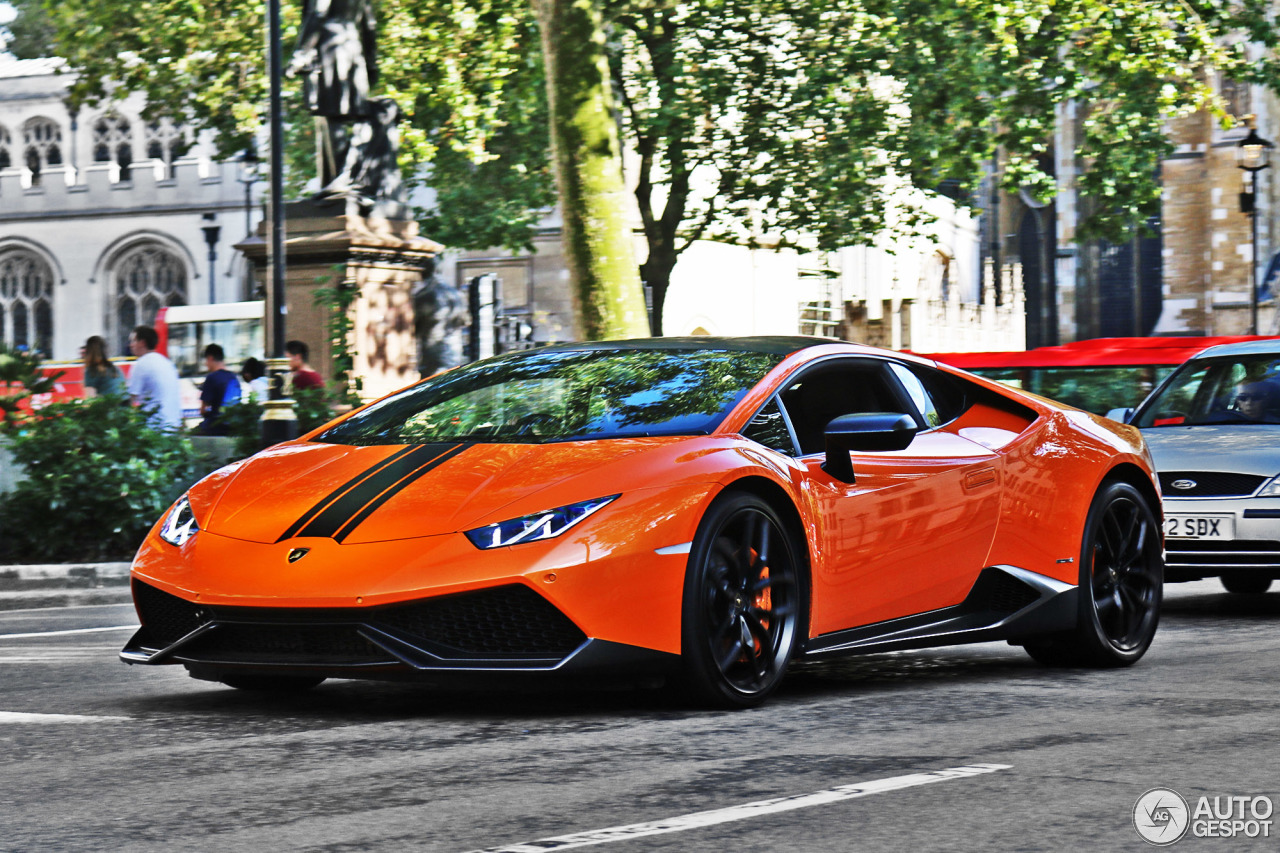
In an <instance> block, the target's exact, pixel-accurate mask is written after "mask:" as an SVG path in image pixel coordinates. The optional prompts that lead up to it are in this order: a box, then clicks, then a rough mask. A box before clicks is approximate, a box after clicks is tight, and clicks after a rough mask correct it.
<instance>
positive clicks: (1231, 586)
mask: <svg viewBox="0 0 1280 853" xmlns="http://www.w3.org/2000/svg"><path fill="white" fill-rule="evenodd" d="M1222 585H1223V586H1224V587H1226V590H1227V592H1234V593H1236V594H1238V595H1260V594H1261V593H1264V592H1266V591H1267V590H1269V589H1270V588H1271V578H1269V577H1267V576H1266V575H1255V574H1249V573H1246V572H1240V573H1238V574H1236V573H1232V574H1229V575H1223V576H1222Z"/></svg>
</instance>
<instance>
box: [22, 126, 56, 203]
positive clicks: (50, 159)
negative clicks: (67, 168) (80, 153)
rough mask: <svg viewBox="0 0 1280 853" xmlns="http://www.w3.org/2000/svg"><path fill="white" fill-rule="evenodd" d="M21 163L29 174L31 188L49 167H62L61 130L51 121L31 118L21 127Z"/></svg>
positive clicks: (38, 182)
mask: <svg viewBox="0 0 1280 853" xmlns="http://www.w3.org/2000/svg"><path fill="white" fill-rule="evenodd" d="M22 145H23V154H22V159H23V162H24V163H25V164H26V166H27V171H29V172H30V173H31V186H33V187H35V186H39V185H40V175H41V174H42V173H43V172H44V170H45V169H46V168H48V167H49V166H60V165H62V128H60V127H58V125H57V123H55V122H54V121H53V120H52V119H47V118H39V117H37V118H33V119H30V120H28V121H27V123H26V124H25V125H23V126H22Z"/></svg>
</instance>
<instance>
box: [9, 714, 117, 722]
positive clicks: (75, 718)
mask: <svg viewBox="0 0 1280 853" xmlns="http://www.w3.org/2000/svg"><path fill="white" fill-rule="evenodd" d="M131 719H133V718H132V717H87V716H84V715H83V714H24V713H22V712H20V711H0V723H121V722H128V721H129V720H131Z"/></svg>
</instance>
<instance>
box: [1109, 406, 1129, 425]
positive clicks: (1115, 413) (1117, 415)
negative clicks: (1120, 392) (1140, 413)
mask: <svg viewBox="0 0 1280 853" xmlns="http://www.w3.org/2000/svg"><path fill="white" fill-rule="evenodd" d="M1107 417H1109V418H1111V420H1113V421H1119V422H1120V423H1122V424H1127V423H1128V422H1129V418H1131V417H1133V407H1132V406H1130V407H1128V408H1119V409H1112V410H1111V411H1109V412H1107Z"/></svg>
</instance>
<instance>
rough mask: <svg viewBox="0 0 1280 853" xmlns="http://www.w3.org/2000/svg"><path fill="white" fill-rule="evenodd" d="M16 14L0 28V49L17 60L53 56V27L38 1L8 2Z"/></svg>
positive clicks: (9, 0)
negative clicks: (6, 51)
mask: <svg viewBox="0 0 1280 853" xmlns="http://www.w3.org/2000/svg"><path fill="white" fill-rule="evenodd" d="M8 3H9V5H10V6H12V7H13V10H14V11H15V12H16V13H17V17H15V18H14V19H13V20H12V21H10V22H9V23H8V24H5V25H4V26H0V49H4V50H8V51H9V52H10V53H12V54H13V55H14V56H16V57H17V58H18V59H39V58H41V57H45V56H53V55H54V53H53V39H54V26H53V23H52V22H51V21H50V20H49V17H48V16H47V15H46V14H45V13H44V10H43V9H41V8H40V0H8Z"/></svg>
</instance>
